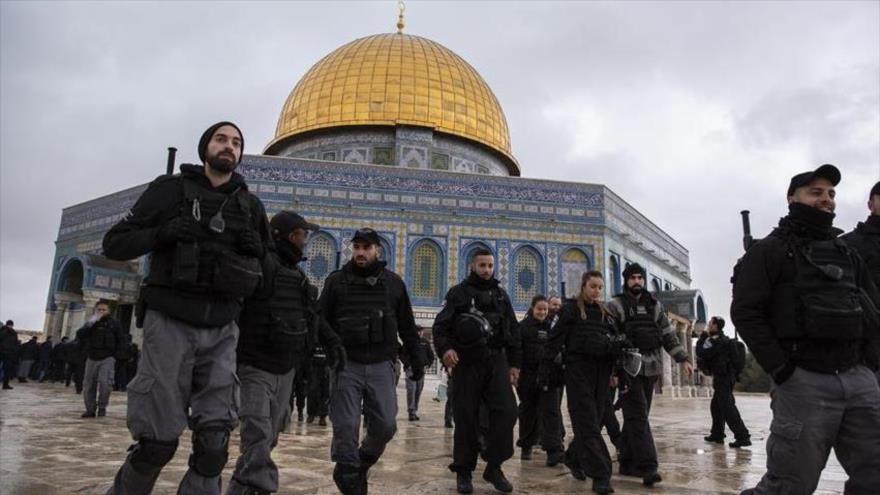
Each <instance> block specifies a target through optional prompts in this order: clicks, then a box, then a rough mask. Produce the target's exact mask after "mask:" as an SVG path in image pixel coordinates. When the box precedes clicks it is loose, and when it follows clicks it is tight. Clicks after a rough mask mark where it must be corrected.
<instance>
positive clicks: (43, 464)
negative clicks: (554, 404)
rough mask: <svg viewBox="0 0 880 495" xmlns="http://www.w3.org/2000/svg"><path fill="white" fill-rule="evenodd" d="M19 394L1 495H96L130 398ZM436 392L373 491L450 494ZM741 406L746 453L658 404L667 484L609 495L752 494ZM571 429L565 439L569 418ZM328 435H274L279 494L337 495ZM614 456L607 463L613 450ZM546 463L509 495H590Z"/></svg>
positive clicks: (521, 468)
mask: <svg viewBox="0 0 880 495" xmlns="http://www.w3.org/2000/svg"><path fill="white" fill-rule="evenodd" d="M14 386H15V390H11V391H9V390H4V391H2V392H0V493H2V494H4V495H13V494H16V495H18V494H21V495H58V494H69V493H76V494H100V493H103V492H104V491H105V490H106V489H107V487H108V486H109V483H110V481H111V480H112V479H113V475H114V474H115V472H116V470H117V468H118V467H119V466H120V464H121V463H122V460H123V458H124V457H125V451H126V448H127V447H128V445H129V444H130V443H131V439H130V437H129V435H128V430H126V428H125V407H126V396H125V394H124V393H120V392H114V393H113V395H112V397H111V399H110V407H109V410H108V414H107V417H105V418H98V419H80V417H79V416H80V414H81V413H82V411H83V405H82V400H81V398H80V397H79V396H77V395H75V394H74V393H73V389H72V387H71V388H67V389H66V388H64V386H63V385H60V384H35V383H26V384H19V383H14ZM434 389H435V382H429V383H426V384H425V394H424V396H423V398H422V405H421V408H422V410H421V411H420V416H421V418H422V419H421V421H418V422H410V421H407V419H406V405H405V399H406V391H405V389H404V388H403V384H401V386H400V387H399V388H398V400H399V403H400V410H401V411H402V412H401V413H400V414H399V415H398V432H397V435H396V436H395V438H394V439H393V440H392V441H391V443H390V444H389V445H388V449H387V450H386V452H385V455H384V456H383V457H382V459H381V460H380V462H379V463H378V464H377V465H376V466H375V467H374V468H373V469H372V471H371V475H370V493H375V494H383V495H385V494H404V493H407V494H409V493H429V494H435V493H436V494H439V493H449V494H453V493H455V479H454V476H453V474H452V473H450V472H449V470H448V469H447V467H446V466H447V465H448V464H449V463H450V462H451V451H452V430H451V429H446V428H444V427H443V417H442V414H443V413H442V407H441V405H442V404H440V403H437V402H434V401H433V400H431V398H432V396H433V394H434ZM737 402H738V404H739V406H740V410H741V412H742V415H743V419H744V420H745V422H746V424H747V425H748V426H749V428H750V429H751V431H752V441H753V443H754V445H753V446H752V447H751V448H747V449H740V450H737V449H731V448H728V447H727V446H720V445H716V444H707V443H706V442H704V441H703V436H704V435H706V434H707V433H708V428H709V423H710V421H709V415H708V410H709V400H708V399H668V398H665V397H662V396H661V397H658V398H657V399H656V400H655V402H654V408H653V410H652V412H651V420H652V426H653V430H654V436H655V439H656V442H657V450H658V453H659V456H660V473H661V474H662V475H663V479H664V481H663V482H662V483H661V484H659V485H657V486H655V487H654V488H651V489H649V488H645V487H643V486H642V485H641V482H640V480H639V479H636V478H628V477H622V476H618V475H615V476H614V479H613V485H614V487H615V489H616V492H615V493H616V494H621V495H624V494H639V493H655V494H680V495H687V494H703V493H709V494H736V493H739V491H740V490H742V489H744V488H748V487H751V486H754V484H755V483H756V482H757V481H758V480H759V479H760V477H761V475H762V474H763V472H764V465H765V461H766V456H765V442H766V439H767V436H768V434H769V431H768V427H769V423H770V409H769V399H768V398H766V397H764V396H754V395H753V396H739V397H738V398H737ZM566 416H567V415H566ZM618 416H619V414H618ZM566 428H567V431H568V432H569V435H570V434H571V429H570V428H569V426H568V421H567V419H566ZM330 436H331V429H330V427H329V426H327V427H323V426H318V425H317V422H316V423H315V424H313V425H309V424H305V423H296V422H295V421H294V423H293V428H292V431H291V432H290V433H285V434H282V435H281V439H280V441H279V445H278V447H277V448H276V450H275V453H274V454H273V457H274V459H275V461H276V463H277V464H278V465H279V466H280V469H281V473H280V478H281V491H280V492H279V493H281V494H307V493H318V494H331V493H337V491H336V489H335V486H334V485H333V481H332V479H331V473H332V470H333V465H332V464H331V463H330V460H329V458H330ZM232 438H233V440H232V442H231V445H230V457H229V462H228V463H227V467H226V470H225V471H224V473H223V479H224V482H226V481H228V480H229V477H230V476H231V474H232V467H233V466H234V465H235V459H236V455H237V453H238V431H237V430H236V431H235V432H234V434H233V436H232ZM731 441H732V439H731ZM609 449H610V450H611V452H612V458H614V457H615V452H614V448H613V447H612V446H611V445H610V442H609ZM189 450H190V441H189V433H185V434H184V436H183V437H181V442H180V448H179V449H178V451H177V454H176V456H175V457H174V459H173V460H172V461H171V463H169V464H168V465H167V466H166V467H165V469H164V470H163V471H162V475H161V477H160V478H159V482H158V483H157V485H156V489H155V490H154V493H156V494H173V493H175V491H176V486H177V482H178V481H179V480H180V479H181V478H182V477H183V473H184V472H185V470H186V463H187V457H188V455H189ZM545 459H546V457H545V455H544V453H543V452H541V451H539V450H536V452H535V454H534V458H533V460H532V461H528V462H525V461H520V460H519V452H518V451H517V453H516V456H515V457H514V458H513V459H511V460H510V461H508V462H506V463H505V464H504V471H505V473H506V474H507V476H508V478H509V479H510V480H511V482H512V483H513V485H514V487H515V493H534V494H544V493H564V494H568V493H592V492H590V484H589V482H586V483H584V482H579V481H577V480H575V479H574V478H572V477H571V476H570V475H569V474H568V472H567V470H566V469H565V468H564V467H562V466H561V465H560V466H559V467H555V468H548V467H545V466H544V461H545ZM483 466H484V464H483V463H482V461H481V462H480V464H479V466H478V468H477V472H475V473H474V493H476V494H491V493H498V492H495V491H494V490H493V489H492V487H491V486H490V485H488V484H487V483H485V482H483V480H482V477H481V476H480V474H481V472H482V469H483ZM616 467H617V465H616V463H615V469H616ZM845 480H846V474H845V473H844V472H843V469H842V468H841V467H840V464H839V463H838V462H837V460H836V459H835V458H834V457H833V454H832V457H831V458H830V459H829V462H828V466H827V467H826V468H825V471H824V472H823V474H822V480H821V482H820V484H819V490H818V491H817V492H816V493H822V494H827V493H842V492H843V484H844V481H845Z"/></svg>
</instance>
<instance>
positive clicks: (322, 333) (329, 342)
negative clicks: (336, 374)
mask: <svg viewBox="0 0 880 495" xmlns="http://www.w3.org/2000/svg"><path fill="white" fill-rule="evenodd" d="M292 261H293V260H290V261H288V262H287V263H285V264H286V266H287V267H288V268H295V267H296V263H293V262H292ZM282 263H283V260H282V258H281V257H280V256H279V255H278V254H277V253H276V252H271V251H270V252H268V253H266V256H265V257H264V258H263V262H262V264H263V281H264V282H268V281H274V280H275V279H276V277H275V274H276V273H277V272H278V270H279V268H280V267H281V264H282ZM315 290H316V291H317V289H315ZM273 297H276V295H275V287H271V286H267V285H266V284H263V285H262V286H261V287H260V288H259V289H258V290H257V293H256V294H254V295H253V296H252V299H251V300H245V306H244V310H243V311H242V313H241V315H240V318H239V328H240V334H239V338H238V349H237V355H238V362H239V363H243V364H247V365H249V366H253V367H255V368H258V369H261V370H264V371H268V372H269V373H275V374H284V373H287V372H288V371H290V370H291V369H293V367H294V366H295V365H297V364H300V363H304V362H307V360H308V359H309V358H310V355H309V354H311V349H305V348H304V349H302V351H300V352H297V351H296V350H294V349H291V348H284V347H279V346H277V345H275V344H274V343H273V341H272V338H271V335H270V333H271V331H272V329H271V326H270V325H267V324H266V323H267V322H268V319H267V318H266V315H254V314H252V312H253V308H255V307H256V306H255V305H253V304H251V301H253V300H255V299H260V300H262V301H268V300H270V299H272V298H273ZM265 305H266V304H265V303H264V304H263V305H261V306H262V307H264V311H265V310H267V308H265ZM306 309H308V308H306ZM311 310H312V311H313V313H312V314H311V315H306V316H307V319H308V320H309V322H310V325H316V326H317V333H318V335H317V337H318V342H309V345H316V344H320V345H323V346H324V347H325V348H326V349H329V348H332V347H334V346H336V345H338V344H339V336H337V335H336V332H334V331H333V329H332V328H331V327H330V325H329V324H328V323H327V321H326V320H324V318H322V317H321V315H320V313H319V312H318V307H317V301H315V303H314V306H313V307H312V308H311ZM314 319H317V321H315V320H314ZM310 328H312V327H311V326H310ZM309 337H310V340H311V336H309Z"/></svg>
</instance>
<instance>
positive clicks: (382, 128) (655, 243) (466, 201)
mask: <svg viewBox="0 0 880 495" xmlns="http://www.w3.org/2000/svg"><path fill="white" fill-rule="evenodd" d="M524 169H525V170H526V171H528V164H525V165H524ZM238 172H239V173H241V174H242V175H244V177H245V178H246V179H247V182H248V185H249V187H250V189H251V191H252V192H254V193H255V194H257V195H258V196H259V197H260V199H261V200H262V201H263V202H264V204H265V205H266V210H267V211H268V213H269V215H270V216H271V215H272V214H274V213H275V212H278V211H280V210H283V209H289V210H295V211H297V212H299V213H301V214H302V215H304V216H305V217H307V218H308V219H309V220H310V221H312V222H315V223H318V224H319V225H321V231H320V232H319V233H317V234H316V235H314V236H313V237H312V239H311V240H310V243H309V246H308V249H307V253H306V254H307V257H308V261H306V262H305V263H304V265H303V267H304V268H305V269H306V272H307V273H308V274H309V275H310V277H311V278H312V279H313V281H314V282H315V283H316V284H317V285H318V286H319V287H320V286H322V285H323V281H324V279H325V278H326V277H327V275H328V274H329V273H330V272H331V271H333V270H334V269H336V268H338V267H340V266H341V265H342V264H344V263H345V262H346V261H347V260H348V259H349V258H350V256H351V246H350V242H349V239H350V238H351V236H352V234H353V232H354V231H355V230H356V229H358V228H360V227H364V226H369V227H372V228H374V229H376V230H377V231H378V232H379V233H380V234H381V236H382V248H383V249H382V251H383V254H382V256H383V258H384V259H385V260H386V261H387V263H388V266H389V268H390V269H392V270H394V271H395V272H397V273H398V274H400V275H401V276H402V277H403V279H404V280H405V281H406V283H407V286H408V288H409V291H410V297H411V299H412V301H413V305H414V308H415V311H416V319H417V322H418V323H419V324H421V325H423V326H430V325H431V322H432V321H433V318H434V315H436V313H437V312H438V311H439V309H440V307H441V305H442V303H443V297H444V295H445V293H446V291H447V290H448V289H449V288H450V287H451V286H452V285H454V284H456V283H458V282H459V281H460V280H461V279H463V278H464V277H465V275H466V273H467V263H468V260H469V256H470V255H471V253H472V252H473V251H474V250H475V249H477V248H479V247H483V248H487V249H489V250H490V251H492V252H493V253H495V255H496V267H497V273H496V276H497V277H498V278H499V279H500V280H501V282H502V284H503V286H504V287H505V288H506V289H507V290H508V292H509V294H510V296H511V299H512V301H513V304H514V306H515V308H516V310H517V311H518V312H519V313H520V314H521V315H522V314H523V313H524V312H525V310H526V309H527V308H528V305H529V302H530V301H531V299H532V297H533V296H534V295H536V294H545V295H550V294H560V295H565V296H567V297H571V296H573V295H574V294H575V293H576V291H577V289H578V285H579V283H580V277H581V275H582V273H583V272H584V271H585V270H588V269H598V270H601V271H602V272H603V273H605V274H606V288H607V289H606V290H607V292H608V295H609V296H610V295H612V294H614V293H617V292H619V291H620V290H621V285H622V278H621V273H622V270H623V269H624V268H625V266H626V265H627V264H628V263H632V262H638V263H640V264H641V265H642V266H644V267H645V268H646V269H647V272H648V288H649V289H650V290H651V291H654V292H656V293H658V295H659V297H660V298H661V300H664V301H666V302H667V306H668V309H669V310H670V312H671V313H672V315H673V320H674V321H676V322H677V325H679V328H680V331H681V335H680V337H681V338H682V341H683V342H686V343H690V340H691V339H690V338H689V334H690V333H691V332H692V331H694V330H699V329H700V328H701V326H702V325H703V324H704V322H705V320H706V306H705V304H704V302H703V298H702V295H701V294H700V292H699V290H696V289H693V288H692V287H691V276H690V261H689V255H688V251H687V249H686V248H685V247H684V246H682V245H681V244H680V243H678V242H677V241H676V240H675V239H673V238H672V237H671V236H670V235H669V234H667V233H666V232H664V231H663V230H662V229H661V228H659V227H658V226H657V225H655V224H654V223H653V222H651V221H650V220H649V219H648V218H647V217H646V216H645V215H644V214H642V213H641V212H639V211H637V210H636V209H635V208H633V207H632V206H630V205H629V204H627V203H626V201H624V200H623V199H622V198H621V197H620V196H618V195H616V194H615V193H613V192H612V191H611V190H609V189H608V188H607V187H605V186H603V185H600V184H587V183H576V182H562V181H549V180H538V179H529V178H522V177H520V175H521V168H520V164H519V163H518V161H517V160H516V158H515V156H514V154H513V151H512V148H511V142H510V135H509V131H508V124H507V120H506V118H505V116H504V112H503V110H502V107H501V105H500V103H499V102H498V99H497V98H496V97H495V95H494V93H493V92H492V90H491V88H490V87H489V85H488V84H487V83H486V81H485V80H484V79H483V78H482V77H481V76H480V74H479V73H478V72H477V71H476V70H475V69H474V68H473V67H471V66H470V65H469V64H468V63H467V62H466V61H465V60H464V59H462V58H461V57H459V56H458V55H456V54H455V53H453V52H452V51H451V50H449V49H448V48H446V47H444V46H442V45H440V44H439V43H437V42H435V41H431V40H428V39H425V38H422V37H419V36H413V35H409V34H402V33H393V34H377V35H373V36H367V37H364V38H360V39H357V40H354V41H352V42H350V43H348V44H345V45H343V46H341V47H339V48H338V49H336V50H334V51H333V52H331V53H330V54H328V55H326V56H325V57H324V58H322V59H320V60H319V61H318V62H317V63H316V64H315V65H314V66H312V68H311V69H309V70H308V71H307V72H306V74H305V75H304V76H303V77H302V78H301V79H300V81H299V82H298V83H297V84H296V85H295V86H294V88H293V90H292V91H291V93H290V95H289V96H288V98H287V100H286V101H285V102H284V104H283V106H282V108H281V113H280V116H279V117H278V124H277V128H276V133H275V137H274V139H272V140H271V142H269V143H268V144H267V145H266V147H265V150H264V153H263V154H261V155H245V156H244V158H243V160H242V163H241V165H240V166H239V168H238ZM145 188H146V184H141V185H137V186H134V187H132V188H130V189H126V190H123V191H119V192H117V193H114V194H111V195H108V196H103V197H99V198H95V199H91V200H87V201H85V202H83V203H80V204H77V205H73V206H70V207H68V208H65V209H64V210H63V212H62V216H61V227H60V229H59V232H58V238H57V241H56V254H55V260H54V264H53V270H52V277H51V280H50V288H49V294H48V298H47V304H46V321H45V331H46V332H47V333H48V334H51V335H55V336H59V335H70V334H72V333H73V332H75V331H76V329H77V328H78V327H79V326H80V325H81V324H82V322H83V320H84V318H85V316H86V313H87V308H89V307H91V306H92V305H93V304H94V302H96V301H97V300H98V299H106V300H110V301H112V302H113V306H114V311H115V313H116V316H117V317H118V318H119V319H120V320H122V322H123V325H124V326H126V327H127V328H129V329H130V331H131V333H132V335H133V337H134V339H135V340H136V341H137V340H140V338H141V335H140V333H139V332H140V331H139V329H137V328H136V327H135V325H134V321H133V320H134V318H133V316H132V314H133V304H134V303H135V301H136V299H137V294H138V288H139V286H140V283H141V281H142V279H143V275H144V270H145V268H146V267H147V266H148V263H149V261H148V259H140V260H136V261H132V262H127V263H120V262H116V261H111V260H108V259H106V258H105V257H104V256H103V255H102V253H101V239H102V237H103V235H104V232H106V231H107V230H108V229H109V228H110V227H111V226H112V225H113V224H114V223H115V222H116V221H118V220H119V219H120V218H122V216H123V215H124V214H125V212H126V211H127V210H128V209H129V208H130V207H131V206H132V205H133V204H134V201H135V200H136V199H137V198H138V197H139V196H140V194H141V193H142V192H143V190H144V189H145ZM673 368H676V367H675V366H671V365H670V364H669V363H667V371H668V372H667V375H666V379H665V380H664V382H666V383H677V382H680V379H679V378H678V371H679V370H677V369H673Z"/></svg>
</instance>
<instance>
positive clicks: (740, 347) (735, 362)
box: [730, 340, 746, 377]
mask: <svg viewBox="0 0 880 495" xmlns="http://www.w3.org/2000/svg"><path fill="white" fill-rule="evenodd" d="M730 345H731V346H732V347H733V349H732V350H733V352H732V353H731V354H730V364H731V365H732V366H733V373H734V375H736V376H737V377H739V374H740V373H742V372H743V370H744V369H746V345H745V344H744V343H742V342H741V341H739V340H731V341H730Z"/></svg>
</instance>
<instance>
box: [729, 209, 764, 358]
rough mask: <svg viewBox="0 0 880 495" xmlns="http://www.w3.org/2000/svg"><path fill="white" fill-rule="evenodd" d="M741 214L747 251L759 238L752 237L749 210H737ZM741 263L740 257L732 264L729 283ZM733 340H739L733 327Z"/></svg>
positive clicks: (734, 276)
mask: <svg viewBox="0 0 880 495" xmlns="http://www.w3.org/2000/svg"><path fill="white" fill-rule="evenodd" d="M739 214H740V215H741V216H742V225H743V251H746V252H747V251H748V250H749V249H751V248H752V246H754V245H755V244H757V242H758V241H759V240H760V239H755V238H754V237H752V224H751V222H750V221H749V210H743V211H741V212H739ZM740 263H742V257H740V258H739V259H738V260H736V264H735V265H734V266H733V275H732V276H731V277H730V283H731V284H734V283H736V276H737V274H738V273H739V266H740ZM733 340H735V341H737V342H739V336H738V335H737V332H736V328H734V329H733Z"/></svg>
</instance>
